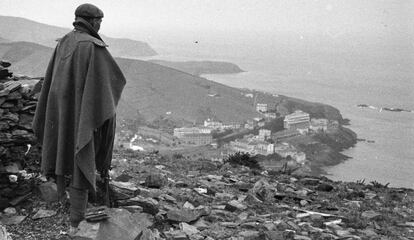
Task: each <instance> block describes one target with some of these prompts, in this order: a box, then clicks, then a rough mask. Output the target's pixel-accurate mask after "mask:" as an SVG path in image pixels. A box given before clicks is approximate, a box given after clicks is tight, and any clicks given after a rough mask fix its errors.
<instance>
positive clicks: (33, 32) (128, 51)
mask: <svg viewBox="0 0 414 240" xmlns="http://www.w3.org/2000/svg"><path fill="white" fill-rule="evenodd" d="M70 31H71V29H70V28H64V27H57V26H53V25H49V24H44V23H40V22H36V21H33V20H29V19H26V18H21V17H13V16H2V15H0V32H1V33H0V37H2V38H6V39H8V40H10V41H28V42H34V43H38V44H41V45H45V46H48V47H54V46H55V45H56V42H55V40H56V39H58V38H61V37H62V36H64V35H65V34H67V33H68V32H70ZM2 33H7V35H6V36H3V35H2ZM101 37H102V38H103V39H104V41H105V42H106V43H107V44H108V45H109V46H110V47H111V52H112V54H113V55H114V56H125V55H129V56H135V57H137V56H154V55H157V52H156V51H155V50H154V49H152V48H151V47H150V46H149V44H148V43H146V42H142V41H136V40H132V39H127V38H119V39H118V38H112V37H107V36H105V35H101Z"/></svg>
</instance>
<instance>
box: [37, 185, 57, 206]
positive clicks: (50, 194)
mask: <svg viewBox="0 0 414 240" xmlns="http://www.w3.org/2000/svg"><path fill="white" fill-rule="evenodd" d="M39 190H40V194H41V197H42V199H43V200H45V201H46V202H56V201H57V200H58V191H57V186H56V183H54V182H45V183H42V184H40V185H39Z"/></svg>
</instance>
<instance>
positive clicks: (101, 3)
mask: <svg viewBox="0 0 414 240" xmlns="http://www.w3.org/2000/svg"><path fill="white" fill-rule="evenodd" d="M88 2H89V3H92V4H95V5H97V6H98V7H100V8H101V9H102V10H103V12H104V14H105V17H104V20H103V24H102V28H101V32H102V33H104V34H106V35H108V36H112V37H128V38H133V39H137V40H144V41H151V40H152V41H156V40H160V38H164V37H172V38H180V37H182V36H184V35H185V36H188V35H192V34H193V35H203V34H204V35H209V36H215V35H217V36H218V35H221V36H223V35H227V34H234V35H239V36H268V35H272V34H275V33H279V32H293V33H298V34H302V35H306V34H325V35H327V36H330V37H332V38H336V37H339V36H341V35H343V34H348V33H353V34H380V33H388V34H389V33H391V32H395V33H397V34H406V35H407V34H408V35H411V34H412V33H414V30H413V29H414V28H413V26H414V18H413V16H412V15H414V14H413V13H414V7H413V6H414V1H410V0H386V1H385V0H338V1H329V0H283V1H277V0H118V1H109V0H88ZM0 3H1V8H0V15H7V16H18V17H24V18H28V19H31V20H35V21H39V22H42V23H47V24H50V25H56V26H62V27H68V28H71V27H72V26H71V23H72V21H73V18H74V14H73V13H74V10H75V9H76V7H77V6H78V5H80V4H82V3H85V1H79V0H71V1H63V0H36V1H34V0H0Z"/></svg>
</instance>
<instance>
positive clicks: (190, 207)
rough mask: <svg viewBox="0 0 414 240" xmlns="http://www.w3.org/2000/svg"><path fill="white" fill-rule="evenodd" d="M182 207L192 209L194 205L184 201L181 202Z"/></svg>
mask: <svg viewBox="0 0 414 240" xmlns="http://www.w3.org/2000/svg"><path fill="white" fill-rule="evenodd" d="M183 208H188V209H194V205H193V204H191V203H189V202H185V203H184V204H183Z"/></svg>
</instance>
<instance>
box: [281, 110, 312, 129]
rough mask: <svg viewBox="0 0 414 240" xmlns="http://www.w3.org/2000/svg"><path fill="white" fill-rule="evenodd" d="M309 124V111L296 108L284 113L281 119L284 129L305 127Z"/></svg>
mask: <svg viewBox="0 0 414 240" xmlns="http://www.w3.org/2000/svg"><path fill="white" fill-rule="evenodd" d="M309 126H310V116H309V113H306V112H303V111H301V110H297V111H295V112H294V113H292V114H289V115H286V116H285V119H284V120H283V127H284V128H286V129H305V128H309Z"/></svg>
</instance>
